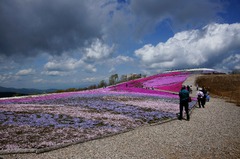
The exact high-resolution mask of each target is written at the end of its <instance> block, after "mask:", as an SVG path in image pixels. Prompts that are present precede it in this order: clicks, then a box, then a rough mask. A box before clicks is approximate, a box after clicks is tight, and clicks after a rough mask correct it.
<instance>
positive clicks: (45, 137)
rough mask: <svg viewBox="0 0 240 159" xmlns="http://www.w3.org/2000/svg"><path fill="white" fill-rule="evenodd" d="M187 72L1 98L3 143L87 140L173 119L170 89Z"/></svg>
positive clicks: (9, 146) (7, 146)
mask: <svg viewBox="0 0 240 159" xmlns="http://www.w3.org/2000/svg"><path fill="white" fill-rule="evenodd" d="M188 76H189V74H187V73H183V72H173V73H165V74H158V75H155V76H150V77H147V78H141V79H138V80H134V81H129V82H125V83H121V84H118V85H115V86H111V87H108V88H103V89H96V90H91V91H82V92H70V93H61V94H48V95H39V96H28V97H21V98H8V99H1V100H0V124H1V125H0V127H1V129H0V135H1V138H0V143H1V144H0V149H1V150H16V149H32V148H35V149H39V148H45V147H51V146H54V145H59V144H63V143H71V142H74V141H82V142H83V141H88V140H91V139H95V138H99V137H102V136H106V135H109V134H116V133H120V132H124V131H127V130H131V129H133V128H136V127H139V126H141V125H144V124H151V123H156V122H159V121H162V120H166V119H174V118H176V113H178V111H179V106H178V105H179V104H178V103H179V101H178V100H179V99H178V94H176V93H169V92H166V91H171V92H178V91H179V89H180V88H181V85H182V83H183V82H184V81H185V79H186V78H187V77H188ZM194 104H195V101H192V102H191V103H190V108H192V107H193V106H194ZM6 132H8V133H6Z"/></svg>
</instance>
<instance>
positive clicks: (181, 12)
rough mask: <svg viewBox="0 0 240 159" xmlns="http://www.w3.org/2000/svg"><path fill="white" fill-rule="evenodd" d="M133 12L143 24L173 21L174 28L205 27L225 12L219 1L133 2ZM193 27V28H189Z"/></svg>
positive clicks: (134, 0) (170, 0) (142, 0)
mask: <svg viewBox="0 0 240 159" xmlns="http://www.w3.org/2000/svg"><path fill="white" fill-rule="evenodd" d="M131 2H132V3H131V10H132V12H133V13H134V14H136V15H139V16H141V17H142V18H141V19H139V20H140V21H142V23H146V22H148V23H152V24H154V23H155V24H156V23H159V22H161V21H162V20H164V19H171V22H172V23H173V27H175V28H177V29H179V28H181V29H184V28H183V27H185V28H186V27H194V26H195V27H197V26H204V25H206V23H209V22H212V21H213V20H214V21H215V20H216V15H217V13H219V12H222V11H223V6H224V5H223V3H221V1H219V0H213V1H210V0H201V1H193V0H181V1H175V0H148V1H145V0H132V1H131ZM189 25H191V26H189Z"/></svg>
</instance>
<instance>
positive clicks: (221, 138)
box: [1, 77, 240, 159]
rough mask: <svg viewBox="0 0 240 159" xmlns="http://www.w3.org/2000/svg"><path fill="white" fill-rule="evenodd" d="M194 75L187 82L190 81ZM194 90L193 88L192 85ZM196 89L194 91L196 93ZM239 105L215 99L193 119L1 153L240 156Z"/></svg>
mask: <svg viewBox="0 0 240 159" xmlns="http://www.w3.org/2000/svg"><path fill="white" fill-rule="evenodd" d="M193 79H194V78H191V77H190V78H189V79H188V80H187V81H186V82H185V83H186V84H191V82H192V81H193ZM193 89H194V88H193ZM194 93H195V92H193V95H194ZM239 116H240V107H237V106H235V105H234V104H231V103H226V102H224V101H223V100H222V99H217V98H212V99H211V101H210V102H208V103H207V104H206V108H195V109H194V111H193V113H192V114H191V119H190V121H186V120H182V121H179V120H174V121H171V122H168V123H164V124H160V125H155V126H145V127H140V128H138V129H136V130H133V131H130V132H127V133H123V134H119V135H115V136H112V137H107V138H104V139H100V140H93V141H89V142H86V143H83V144H77V145H73V146H69V147H66V148H62V149H59V150H55V151H51V152H47V153H42V154H14V155H5V156H4V155H2V156H1V157H2V158H4V159H9V158H14V159H16V158H17V159H26V158H28V159H36V158H40V159H45V158H48V159H49V158H54V159H55V158H56V159H66V158H68V159H70V158H71V159H81V158H82V159H86V158H99V159H100V158H101V159H102V158H104V159H107V158H109V159H110V158H111V159H112V158H136V159H139V158H143V159H148V158H153V159H160V158H164V159H168V158H170V159H172V158H181V159H182V158H189V159H192V158H220V159H221V158H222V159H225V158H240V120H239Z"/></svg>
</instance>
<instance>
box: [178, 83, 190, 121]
mask: <svg viewBox="0 0 240 159" xmlns="http://www.w3.org/2000/svg"><path fill="white" fill-rule="evenodd" d="M179 97H180V114H179V117H178V119H179V120H182V118H183V107H185V112H186V114H187V120H190V116H189V110H188V99H189V92H188V91H187V89H186V86H184V85H183V86H182V88H181V90H180V92H179Z"/></svg>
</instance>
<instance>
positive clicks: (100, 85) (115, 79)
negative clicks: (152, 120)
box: [56, 74, 146, 93]
mask: <svg viewBox="0 0 240 159" xmlns="http://www.w3.org/2000/svg"><path fill="white" fill-rule="evenodd" d="M142 77H146V75H142V74H129V75H121V76H120V77H119V75H118V74H112V75H111V76H110V77H109V79H108V82H106V81H105V80H101V81H100V82H99V83H98V84H93V85H90V86H88V87H84V88H68V89H65V90H57V91H56V93H61V92H74V91H84V90H92V89H97V88H105V87H107V86H111V85H116V84H118V83H122V82H127V81H130V80H134V79H138V78H142Z"/></svg>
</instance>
